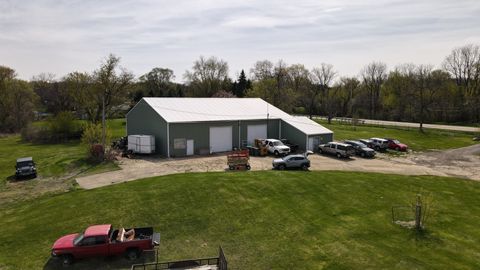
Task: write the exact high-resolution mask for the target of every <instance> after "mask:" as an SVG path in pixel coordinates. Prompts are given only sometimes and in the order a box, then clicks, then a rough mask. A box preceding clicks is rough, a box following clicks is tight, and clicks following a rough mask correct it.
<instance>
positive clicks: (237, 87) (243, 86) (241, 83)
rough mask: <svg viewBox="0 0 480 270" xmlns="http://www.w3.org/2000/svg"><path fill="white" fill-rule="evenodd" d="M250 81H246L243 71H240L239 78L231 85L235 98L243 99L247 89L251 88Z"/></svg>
mask: <svg viewBox="0 0 480 270" xmlns="http://www.w3.org/2000/svg"><path fill="white" fill-rule="evenodd" d="M251 84H252V83H251V82H250V80H247V76H245V71H244V70H243V69H242V72H240V76H239V77H238V80H237V82H234V84H233V90H234V93H235V95H236V96H237V97H244V96H245V93H246V92H247V89H249V88H250V87H251Z"/></svg>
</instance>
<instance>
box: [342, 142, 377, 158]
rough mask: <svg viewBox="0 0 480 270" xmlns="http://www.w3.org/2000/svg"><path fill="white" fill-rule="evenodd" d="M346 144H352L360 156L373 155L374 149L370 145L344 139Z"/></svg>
mask: <svg viewBox="0 0 480 270" xmlns="http://www.w3.org/2000/svg"><path fill="white" fill-rule="evenodd" d="M345 143H346V144H349V145H351V146H353V148H354V149H355V154H356V155H358V156H361V157H363V158H364V157H372V158H373V157H374V156H375V150H373V149H372V148H370V147H367V146H366V145H365V144H364V143H362V142H359V141H345Z"/></svg>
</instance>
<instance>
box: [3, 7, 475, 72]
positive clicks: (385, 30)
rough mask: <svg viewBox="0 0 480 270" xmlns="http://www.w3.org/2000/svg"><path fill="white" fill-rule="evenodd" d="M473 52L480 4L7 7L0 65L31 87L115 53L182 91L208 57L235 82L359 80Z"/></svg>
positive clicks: (131, 66) (89, 67)
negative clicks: (282, 71)
mask: <svg viewBox="0 0 480 270" xmlns="http://www.w3.org/2000/svg"><path fill="white" fill-rule="evenodd" d="M468 43H476V44H480V0H471V1H470V0H455V1H452V0H428V1H425V0H405V1H387V0H358V1H332V0H330V1H320V0H297V1H291V0H290V1H273V0H262V1H260V0H258V1H249V0H243V1H215V0H192V1H183V0H176V1H170V0H163V1H123V0H102V1H95V0H71V1H53V0H21V1H13V0H12V1H10V0H0V65H6V66H9V67H11V68H14V69H15V70H16V71H17V73H18V75H19V77H21V78H24V79H30V78H31V77H32V76H33V75H36V74H39V73H41V72H48V73H54V74H56V75H57V77H62V76H64V75H65V74H67V73H68V72H71V71H92V70H93V69H95V68H96V67H98V66H99V64H100V61H101V60H102V59H103V58H104V57H105V56H107V55H108V54H109V53H114V54H116V55H117V56H120V57H121V58H122V65H123V66H125V67H126V68H127V69H129V70H131V71H132V72H134V73H135V74H136V75H141V74H143V73H146V72H148V71H149V70H151V69H152V68H153V67H168V68H171V69H173V70H174V72H175V76H176V81H183V74H184V73H185V70H187V69H190V68H191V66H192V62H193V61H194V60H195V59H197V58H198V57H199V56H200V55H203V56H206V57H208V56H211V55H214V56H217V57H219V58H222V59H224V60H226V61H227V62H228V64H229V67H230V74H231V75H232V76H235V75H236V74H238V72H239V71H240V70H241V69H245V70H246V71H249V70H250V68H251V67H252V66H253V64H254V63H255V62H256V61H257V60H263V59H269V60H271V61H274V62H276V61H277V60H279V59H283V60H284V61H285V62H287V63H288V64H295V63H302V64H305V65H306V67H307V68H312V67H314V66H318V65H319V64H320V63H322V62H326V63H331V64H333V65H334V66H335V68H336V70H337V71H338V72H339V73H340V74H342V75H357V74H358V73H359V70H360V69H361V68H362V67H363V66H364V65H365V64H367V63H369V62H371V61H383V62H385V63H387V65H388V67H389V68H392V67H394V66H395V65H396V64H399V63H405V62H412V63H422V64H433V65H435V66H439V65H440V64H441V62H442V60H443V59H444V57H445V56H446V55H447V54H449V52H450V51H451V49H452V48H454V47H458V46H462V45H465V44H468Z"/></svg>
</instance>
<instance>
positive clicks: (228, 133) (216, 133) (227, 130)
mask: <svg viewBox="0 0 480 270" xmlns="http://www.w3.org/2000/svg"><path fill="white" fill-rule="evenodd" d="M232 141H233V128H232V126H224V127H210V153H218V152H226V151H232V149H233V143H232Z"/></svg>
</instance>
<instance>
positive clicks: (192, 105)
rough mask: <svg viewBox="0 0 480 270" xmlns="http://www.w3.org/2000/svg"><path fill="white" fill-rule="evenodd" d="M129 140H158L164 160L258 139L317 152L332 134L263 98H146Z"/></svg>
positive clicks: (134, 114) (134, 115) (135, 112)
mask: <svg viewBox="0 0 480 270" xmlns="http://www.w3.org/2000/svg"><path fill="white" fill-rule="evenodd" d="M126 117H127V134H128V135H133V134H145V135H154V136H155V145H156V152H157V153H159V154H161V155H163V156H166V157H178V156H187V155H194V154H207V153H216V152H225V151H231V150H232V149H233V148H240V147H242V146H247V145H253V143H254V140H255V139H256V138H275V139H280V138H282V139H283V138H286V139H288V140H289V141H290V142H292V143H295V144H298V145H299V146H300V148H301V149H308V150H313V149H315V148H316V146H317V145H318V144H320V143H326V142H330V141H332V140H333V132H332V131H330V130H329V129H327V128H325V127H323V126H322V125H320V124H318V123H316V122H314V121H312V120H310V119H309V118H307V117H298V116H292V115H289V114H287V113H285V112H283V111H282V110H280V109H278V108H276V107H274V106H272V105H271V104H269V103H267V102H265V101H263V100H262V99H260V98H143V99H142V100H140V101H139V102H138V103H137V104H136V105H135V106H134V107H133V108H132V109H131V110H130V111H129V112H128V113H127V116H126Z"/></svg>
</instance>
